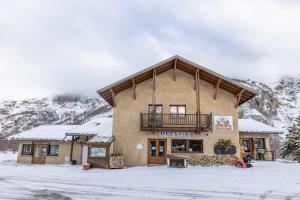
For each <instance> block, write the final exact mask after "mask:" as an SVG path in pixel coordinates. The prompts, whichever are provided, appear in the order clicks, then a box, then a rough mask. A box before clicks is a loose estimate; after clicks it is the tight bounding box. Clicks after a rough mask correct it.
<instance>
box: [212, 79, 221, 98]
mask: <svg viewBox="0 0 300 200" xmlns="http://www.w3.org/2000/svg"><path fill="white" fill-rule="evenodd" d="M221 82H222V79H220V78H219V80H218V81H217V82H216V84H215V94H214V100H216V99H217V95H218V91H219V87H220V84H221Z"/></svg>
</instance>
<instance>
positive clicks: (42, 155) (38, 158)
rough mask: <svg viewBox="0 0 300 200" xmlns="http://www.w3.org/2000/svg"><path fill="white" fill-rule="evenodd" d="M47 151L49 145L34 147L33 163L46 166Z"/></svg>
mask: <svg viewBox="0 0 300 200" xmlns="http://www.w3.org/2000/svg"><path fill="white" fill-rule="evenodd" d="M47 151H48V145H45V144H40V145H39V144H36V145H34V149H33V159H32V163H34V164H45V163H46V156H47Z"/></svg>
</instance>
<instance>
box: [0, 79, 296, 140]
mask: <svg viewBox="0 0 300 200" xmlns="http://www.w3.org/2000/svg"><path fill="white" fill-rule="evenodd" d="M237 81H239V82H241V83H243V84H246V85H248V86H249V87H252V88H253V89H255V90H257V91H258V95H257V96H256V97H255V98H253V99H251V100H250V101H248V102H246V103H245V104H243V105H242V106H241V107H240V108H239V117H240V118H252V119H255V120H258V121H261V122H264V123H266V124H270V125H273V126H275V127H277V128H283V129H284V130H285V131H286V130H287V127H288V126H289V125H290V124H291V123H292V121H293V119H294V118H295V117H296V116H297V115H299V114H300V113H299V111H300V77H290V76H289V77H288V76H287V77H283V78H281V79H280V80H279V81H278V82H277V83H274V84H272V85H267V84H264V83H261V82H258V81H253V80H249V79H248V80H237ZM111 114H112V113H111V107H110V106H109V105H108V104H107V103H106V102H105V101H104V100H103V99H100V98H98V97H86V96H74V95H73V96H72V95H58V96H55V97H49V98H42V99H36V98H34V99H28V100H23V101H4V102H0V136H1V135H11V134H14V133H18V132H20V131H24V130H27V129H30V128H32V127H36V126H39V125H42V124H81V123H83V122H85V121H87V120H89V119H90V118H91V117H93V116H95V115H105V116H110V115H111Z"/></svg>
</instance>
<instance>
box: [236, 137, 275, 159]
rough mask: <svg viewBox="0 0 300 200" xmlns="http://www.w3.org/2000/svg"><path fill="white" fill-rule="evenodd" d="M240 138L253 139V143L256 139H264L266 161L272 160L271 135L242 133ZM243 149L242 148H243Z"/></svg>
mask: <svg viewBox="0 0 300 200" xmlns="http://www.w3.org/2000/svg"><path fill="white" fill-rule="evenodd" d="M240 138H241V139H242V138H252V139H253V141H254V139H256V138H264V140H265V154H264V155H265V160H272V152H271V148H270V134H267V133H266V134H263V133H260V134H257V133H240ZM241 148H242V147H241ZM256 153H257V152H256V150H254V152H253V154H254V157H256Z"/></svg>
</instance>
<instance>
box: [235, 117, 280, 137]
mask: <svg viewBox="0 0 300 200" xmlns="http://www.w3.org/2000/svg"><path fill="white" fill-rule="evenodd" d="M239 132H240V133H262V134H263V133H268V134H283V131H282V130H280V129H277V128H274V127H272V126H269V125H266V124H264V123H262V122H259V121H256V120H253V119H239Z"/></svg>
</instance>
